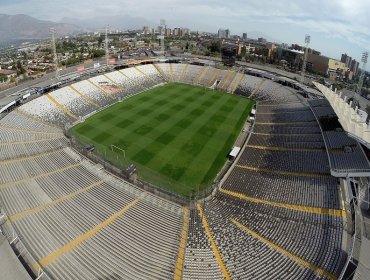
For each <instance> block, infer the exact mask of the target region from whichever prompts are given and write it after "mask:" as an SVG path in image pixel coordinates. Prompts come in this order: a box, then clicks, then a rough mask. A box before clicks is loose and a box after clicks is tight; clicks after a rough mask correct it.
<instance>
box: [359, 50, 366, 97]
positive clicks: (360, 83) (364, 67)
mask: <svg viewBox="0 0 370 280" xmlns="http://www.w3.org/2000/svg"><path fill="white" fill-rule="evenodd" d="M368 57H369V52H363V53H362V57H361V62H362V67H361V75H360V79H359V80H358V84H357V91H356V92H357V94H359V95H361V89H362V84H363V83H364V77H365V71H366V64H367V59H368Z"/></svg>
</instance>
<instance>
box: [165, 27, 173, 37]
mask: <svg viewBox="0 0 370 280" xmlns="http://www.w3.org/2000/svg"><path fill="white" fill-rule="evenodd" d="M164 34H165V35H166V36H171V35H172V33H171V28H166V29H165V32H164Z"/></svg>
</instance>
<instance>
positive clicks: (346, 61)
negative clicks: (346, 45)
mask: <svg viewBox="0 0 370 280" xmlns="http://www.w3.org/2000/svg"><path fill="white" fill-rule="evenodd" d="M340 61H341V62H343V63H344V64H346V67H347V68H351V64H352V57H350V56H349V55H347V54H346V53H344V54H342V56H341V59H340Z"/></svg>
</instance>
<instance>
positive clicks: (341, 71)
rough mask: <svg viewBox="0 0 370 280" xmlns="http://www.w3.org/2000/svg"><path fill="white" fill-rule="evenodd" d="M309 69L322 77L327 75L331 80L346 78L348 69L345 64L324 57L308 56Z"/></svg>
mask: <svg viewBox="0 0 370 280" xmlns="http://www.w3.org/2000/svg"><path fill="white" fill-rule="evenodd" d="M307 67H308V68H310V69H311V70H313V71H316V72H318V73H320V74H322V75H327V76H329V78H330V79H331V80H335V79H337V78H343V77H345V73H346V71H347V67H346V65H345V63H343V62H341V61H338V60H336V59H333V58H329V57H326V56H322V55H316V54H310V53H309V54H308V56H307Z"/></svg>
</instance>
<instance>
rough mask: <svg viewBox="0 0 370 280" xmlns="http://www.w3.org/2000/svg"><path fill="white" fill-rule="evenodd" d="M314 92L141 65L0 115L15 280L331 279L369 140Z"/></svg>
mask: <svg viewBox="0 0 370 280" xmlns="http://www.w3.org/2000/svg"><path fill="white" fill-rule="evenodd" d="M167 62H168V61H167ZM314 85H315V87H316V90H311V91H308V90H307V87H305V86H303V85H301V84H300V83H299V82H292V81H291V82H287V80H282V79H280V80H279V79H276V80H271V79H268V78H266V77H261V76H253V75H250V74H246V72H245V71H243V70H242V69H237V68H216V67H212V66H200V65H193V64H190V63H186V62H183V63H166V62H163V61H159V60H155V59H153V60H146V61H137V62H136V63H132V64H130V65H129V67H127V68H124V69H120V70H114V71H110V72H106V73H103V74H99V75H96V76H91V77H89V78H86V79H83V80H81V81H78V82H74V83H71V84H69V85H66V86H64V87H60V88H57V89H55V90H52V91H50V92H48V93H45V94H41V95H40V96H38V97H37V98H35V99H33V100H31V101H29V102H27V103H25V104H24V105H22V106H20V107H18V108H16V109H15V110H13V111H11V112H9V113H7V114H6V115H5V116H4V117H2V118H1V119H0V137H1V144H0V151H1V153H0V199H1V200H0V203H1V204H0V206H1V215H0V227H1V232H2V235H1V236H2V237H1V238H2V243H1V244H5V243H4V240H5V241H6V240H7V241H8V242H9V244H10V247H9V248H11V249H12V250H14V251H15V252H16V257H15V260H12V262H14V263H15V262H19V261H20V262H19V263H21V264H22V265H23V266H24V267H25V268H26V270H27V275H28V277H29V278H28V279H81V280H82V279H122V280H127V279H135V280H136V279H142V280H148V279H158V280H159V279H161V280H163V279H204V280H209V279H327V280H334V279H346V278H344V277H345V276H348V273H349V272H348V271H350V273H353V269H352V271H351V267H352V268H353V261H352V260H353V255H354V254H355V253H356V252H357V254H360V252H361V254H363V253H362V250H366V247H365V246H358V247H357V248H356V247H355V246H354V244H355V239H356V238H357V239H358V238H359V236H361V232H358V230H357V229H358V225H359V224H361V223H362V222H363V220H361V219H362V218H361V214H360V211H361V209H362V210H364V209H365V208H366V207H365V206H363V205H361V203H360V202H359V201H358V200H356V197H355V195H356V194H357V193H361V194H362V197H363V198H366V196H367V195H368V191H369V185H368V183H367V178H368V177H369V175H370V164H369V160H368V155H369V150H368V149H367V148H366V145H364V144H363V142H361V139H367V138H366V137H368V133H369V132H368V130H366V129H367V126H366V125H364V124H363V123H361V120H360V119H359V118H358V117H357V116H355V110H354V109H353V108H352V107H350V105H349V104H348V103H347V102H346V98H345V97H344V95H339V94H337V93H336V91H333V90H332V89H330V88H328V87H326V86H324V85H321V84H319V83H316V82H315V83H314ZM302 91H305V93H306V94H302ZM340 112H342V113H340ZM349 116H352V117H349ZM349 135H350V136H351V137H350V136H349ZM358 135H360V136H358ZM364 211H365V210H364ZM3 239H4V240H3ZM1 246H3V245H1ZM4 246H5V245H4ZM363 248H365V249H363ZM17 258H18V259H19V261H18V260H17ZM17 269H19V268H17ZM15 270H16V269H15ZM359 271H361V270H359ZM0 275H1V274H0ZM356 275H359V274H356ZM358 277H359V278H358V279H366V276H365V278H360V276H358ZM0 278H1V277H0ZM22 279H27V278H22Z"/></svg>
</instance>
